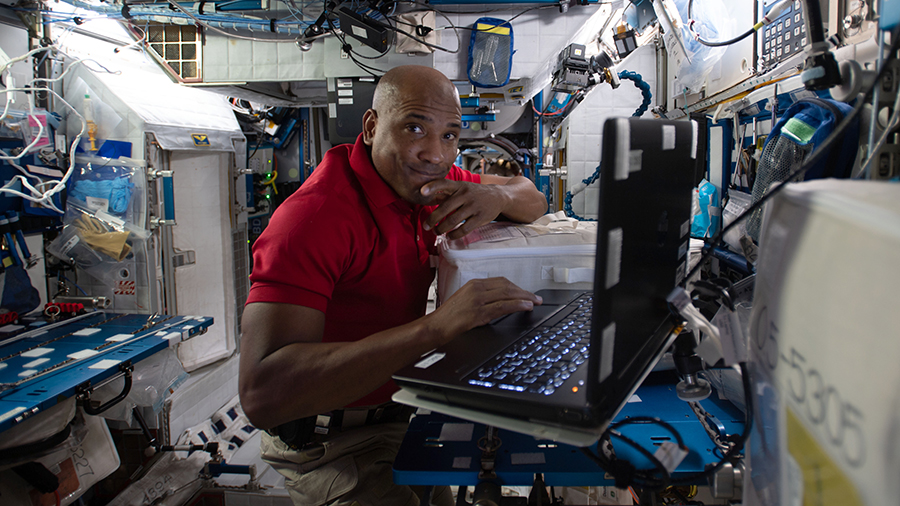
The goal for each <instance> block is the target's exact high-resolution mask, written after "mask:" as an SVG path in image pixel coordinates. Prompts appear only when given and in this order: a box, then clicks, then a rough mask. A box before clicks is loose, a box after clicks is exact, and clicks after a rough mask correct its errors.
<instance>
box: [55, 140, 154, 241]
mask: <svg viewBox="0 0 900 506" xmlns="http://www.w3.org/2000/svg"><path fill="white" fill-rule="evenodd" d="M144 181H145V178H144V163H143V162H142V161H139V160H132V159H130V158H115V159H113V158H101V157H92V156H76V157H75V172H74V173H73V174H72V178H71V179H70V180H69V182H68V184H67V186H66V190H67V192H68V195H69V198H70V199H75V200H76V201H78V202H79V203H80V205H81V207H86V208H88V209H91V210H96V211H103V212H104V213H108V214H110V215H112V216H115V217H116V218H119V219H121V220H125V221H127V222H129V223H131V224H134V225H138V226H143V222H142V219H143V216H142V214H143V213H141V212H139V209H140V208H141V206H142V205H143V202H141V196H142V195H143V189H144V188H143V186H144Z"/></svg>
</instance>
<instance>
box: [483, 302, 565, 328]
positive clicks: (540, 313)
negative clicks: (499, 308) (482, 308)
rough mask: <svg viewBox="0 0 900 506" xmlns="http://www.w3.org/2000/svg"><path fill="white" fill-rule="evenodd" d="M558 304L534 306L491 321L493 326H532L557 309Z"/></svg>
mask: <svg viewBox="0 0 900 506" xmlns="http://www.w3.org/2000/svg"><path fill="white" fill-rule="evenodd" d="M559 308H560V306H534V309H533V310H531V311H519V312H517V313H512V314H510V315H507V316H505V317H503V318H501V319H499V320H496V321H494V322H491V325H494V326H495V327H533V326H535V325H537V324H538V323H541V322H542V321H544V320H546V319H547V318H548V317H550V316H551V315H552V314H553V313H555V312H557V311H558V310H559Z"/></svg>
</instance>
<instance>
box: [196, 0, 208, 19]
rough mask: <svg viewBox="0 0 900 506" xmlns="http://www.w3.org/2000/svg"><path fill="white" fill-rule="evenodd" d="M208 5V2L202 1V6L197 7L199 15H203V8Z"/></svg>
mask: <svg viewBox="0 0 900 506" xmlns="http://www.w3.org/2000/svg"><path fill="white" fill-rule="evenodd" d="M205 5H206V0H200V5H198V6H197V14H199V15H200V16H202V15H203V6H205Z"/></svg>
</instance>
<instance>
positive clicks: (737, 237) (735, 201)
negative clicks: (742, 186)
mask: <svg viewBox="0 0 900 506" xmlns="http://www.w3.org/2000/svg"><path fill="white" fill-rule="evenodd" d="M750 203H751V198H750V194H748V193H744V192H739V191H735V190H729V191H728V203H727V204H725V208H724V209H723V210H722V219H723V220H724V224H723V225H724V226H726V227H727V226H728V225H731V222H733V221H734V220H735V219H736V218H737V217H738V216H740V215H742V214H744V211H746V210H747V209H748V208H749V207H750ZM746 234H747V222H746V221H744V222H743V223H738V225H737V226H736V227H734V228H733V229H731V230H729V231H728V233H727V234H725V236H724V237H723V239H725V242H726V243H727V244H728V247H729V248H731V249H732V250H733V251H735V252H737V253H740V254H743V251H744V250H743V249H741V236H743V235H746Z"/></svg>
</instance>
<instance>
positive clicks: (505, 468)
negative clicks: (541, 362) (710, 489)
mask: <svg viewBox="0 0 900 506" xmlns="http://www.w3.org/2000/svg"><path fill="white" fill-rule="evenodd" d="M637 396H638V397H639V398H640V400H641V402H631V403H628V404H627V405H626V406H625V407H624V408H623V409H622V411H621V412H620V413H619V415H618V416H617V417H616V421H619V420H624V419H626V418H629V417H634V416H652V417H658V418H661V419H662V420H664V421H666V422H668V423H669V424H671V425H672V426H674V427H675V429H676V430H677V431H678V432H679V434H681V436H682V438H684V442H685V444H686V445H687V447H688V448H689V449H690V453H689V454H688V456H687V457H686V458H685V459H684V461H682V463H681V464H680V465H679V466H678V468H677V469H676V470H675V472H674V473H673V474H672V476H673V477H678V476H685V475H687V474H689V473H696V472H700V471H703V469H704V466H706V465H707V464H712V463H715V462H718V460H719V458H720V455H719V453H718V451H717V450H715V445H714V444H713V443H712V441H711V440H710V439H709V437H708V436H707V434H706V431H705V430H704V429H703V426H701V425H700V422H699V421H698V420H697V417H696V416H695V415H694V414H693V411H691V408H690V406H689V405H688V404H687V403H686V402H684V401H682V400H680V399H678V397H677V396H676V395H675V386H674V385H668V384H664V385H652V386H643V387H641V388H639V389H638V391H637ZM714 397H715V394H713V395H712V396H711V397H710V398H709V399H707V400H705V401H703V402H702V403H701V404H702V406H703V407H704V409H706V410H707V411H708V412H709V413H710V414H712V415H713V416H715V417H716V418H717V419H718V420H719V421H720V422H721V423H722V425H724V427H725V430H726V431H727V432H728V433H729V434H737V433H740V432H741V431H742V430H743V426H744V423H743V420H744V415H743V413H741V412H740V411H739V410H738V409H737V408H735V407H734V406H733V405H732V404H731V403H729V402H728V401H722V400H718V399H715V398H714ZM444 423H469V422H465V421H463V420H459V419H456V418H453V417H450V416H446V415H441V414H437V413H432V414H430V415H424V416H417V417H415V418H414V419H413V421H412V422H410V425H409V430H408V432H407V433H406V438H405V439H404V440H403V444H402V445H401V447H400V452H399V453H398V454H397V458H396V460H395V461H394V482H396V483H398V484H403V485H460V486H462V485H467V486H472V485H476V484H478V482H479V480H478V471H479V466H480V461H481V450H479V449H478V448H477V441H478V439H479V438H481V437H482V436H484V433H485V426H484V425H482V424H473V425H474V426H475V427H474V431H473V433H472V440H471V441H464V442H442V444H443V447H440V448H436V447H428V446H426V443H429V439H431V440H432V441H431V444H434V441H433V440H435V439H436V438H438V437H439V436H440V434H441V429H442V427H443V424H444ZM620 431H621V432H622V434H624V435H625V436H627V437H630V438H631V439H633V440H635V441H636V442H638V443H639V444H640V445H641V446H643V447H644V448H647V449H648V450H650V452H651V453H653V452H655V451H656V445H658V444H661V443H662V442H663V441H673V442H674V439H673V438H672V436H671V435H670V433H669V432H668V431H666V430H665V429H663V428H661V427H659V426H658V425H652V424H635V425H627V426H624V427H622V428H621V429H620ZM499 437H500V439H501V440H502V442H503V444H502V445H501V446H500V449H499V450H498V452H497V460H496V467H497V477H498V481H499V483H501V484H503V485H511V486H512V485H531V484H532V483H533V482H534V475H535V473H543V475H544V481H545V483H546V484H547V485H549V486H559V487H562V486H599V485H612V484H613V480H612V479H609V478H608V477H606V476H605V472H604V471H603V470H602V469H600V467H598V466H597V464H596V463H594V462H593V461H592V460H590V459H589V458H588V457H587V456H585V455H584V454H583V453H581V451H580V450H579V449H578V448H575V447H573V446H568V445H564V444H558V445H557V444H556V443H553V442H552V441H543V440H537V439H535V438H534V437H532V436H526V435H523V434H517V433H514V432H510V431H504V430H501V431H500V432H499ZM552 445H556V446H552ZM613 447H614V449H615V451H616V456H617V457H618V458H620V459H625V460H628V461H630V462H631V463H632V464H634V465H635V466H636V467H637V468H639V469H645V468H650V467H652V464H650V462H649V461H648V460H647V459H646V458H645V457H643V456H642V455H641V454H640V453H639V452H638V451H637V450H634V449H633V448H631V447H630V446H628V445H626V444H625V443H622V442H621V441H618V440H617V439H615V438H613ZM592 450H593V451H594V452H595V453H596V450H597V446H596V445H594V446H593V447H592ZM513 454H542V455H543V459H544V460H545V463H544V464H518V465H513V464H512V455H513ZM466 457H469V458H470V459H471V460H470V463H469V466H468V468H465V469H460V468H454V467H453V464H454V461H455V462H457V463H459V460H455V459H459V458H463V459H465V458H466ZM698 483H699V482H698Z"/></svg>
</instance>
